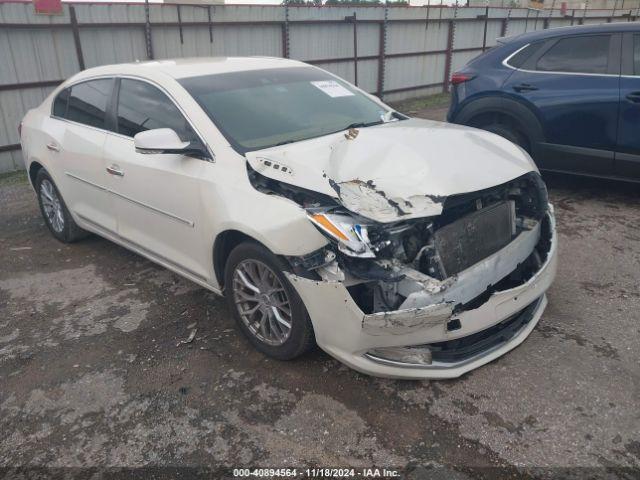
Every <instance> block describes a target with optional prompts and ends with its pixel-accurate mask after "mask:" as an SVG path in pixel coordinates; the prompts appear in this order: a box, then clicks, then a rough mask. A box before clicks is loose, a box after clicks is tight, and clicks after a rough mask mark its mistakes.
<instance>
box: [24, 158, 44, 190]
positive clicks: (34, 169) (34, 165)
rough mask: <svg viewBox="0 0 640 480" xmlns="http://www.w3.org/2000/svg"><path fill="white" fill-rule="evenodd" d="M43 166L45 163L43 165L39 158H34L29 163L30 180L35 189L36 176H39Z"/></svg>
mask: <svg viewBox="0 0 640 480" xmlns="http://www.w3.org/2000/svg"><path fill="white" fill-rule="evenodd" d="M43 168H44V165H42V164H41V163H40V162H38V161H37V160H34V161H32V162H31V163H30V164H29V169H28V173H29V181H30V182H31V186H32V187H33V188H34V189H35V188H36V178H37V176H38V172H39V171H40V170H42V169H43ZM45 171H47V170H46V169H45Z"/></svg>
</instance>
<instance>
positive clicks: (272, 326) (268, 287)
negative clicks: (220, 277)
mask: <svg viewBox="0 0 640 480" xmlns="http://www.w3.org/2000/svg"><path fill="white" fill-rule="evenodd" d="M285 269H286V265H285V263H284V262H283V261H282V260H281V259H279V258H278V257H276V256H275V255H274V254H273V253H271V252H270V251H269V250H267V249H266V248H264V247H263V246H261V245H259V244H257V243H254V242H244V243H241V244H239V245H238V246H237V247H235V248H234V249H233V250H232V251H231V253H230V254H229V257H228V259H227V264H226V266H225V272H224V276H225V278H224V285H225V296H226V298H227V302H228V304H229V308H230V309H231V311H232V312H233V316H234V317H235V319H236V322H237V323H238V326H239V327H240V330H241V331H242V333H243V334H244V335H245V337H247V339H248V340H249V342H250V343H251V344H252V345H253V346H254V347H255V348H256V349H257V350H258V351H260V352H262V353H264V354H265V355H267V356H269V357H273V358H276V359H278V360H291V359H294V358H296V357H299V356H300V355H302V354H304V353H306V352H308V351H309V350H311V349H312V348H313V347H314V346H315V337H314V334H313V326H312V325H311V320H310V319H309V314H308V313H307V309H306V307H305V306H304V303H303V302H302V299H301V298H300V296H299V295H298V293H297V292H296V291H295V289H294V288H293V286H292V285H291V284H290V283H289V280H287V278H286V276H285V275H284V274H283V271H284V270H285ZM255 289H257V290H258V292H257V291H255ZM285 303H286V305H285ZM287 305H288V308H287ZM241 311H242V312H241ZM249 312H252V313H249ZM287 312H288V313H289V314H288V315H287ZM265 316H266V318H265ZM287 324H288V325H289V328H287Z"/></svg>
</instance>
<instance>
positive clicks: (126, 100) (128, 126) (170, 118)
mask: <svg viewBox="0 0 640 480" xmlns="http://www.w3.org/2000/svg"><path fill="white" fill-rule="evenodd" d="M117 118H118V133H120V134H122V135H126V136H128V137H133V136H135V135H136V134H137V133H140V132H143V131H145V130H152V129H155V128H171V129H173V130H175V132H176V133H177V134H178V136H179V137H180V139H181V140H182V141H184V142H192V141H198V136H197V135H196V133H195V132H194V131H193V129H192V128H191V125H189V122H187V120H186V119H185V118H184V116H183V115H182V113H181V112H180V110H178V108H177V107H176V106H175V104H174V103H173V102H172V101H171V100H170V99H169V98H168V97H167V96H166V95H165V94H164V93H163V92H161V91H160V90H159V89H158V88H156V87H154V86H153V85H150V84H148V83H146V82H141V81H138V80H131V79H127V78H123V79H122V80H121V81H120V91H119V94H118V113H117Z"/></svg>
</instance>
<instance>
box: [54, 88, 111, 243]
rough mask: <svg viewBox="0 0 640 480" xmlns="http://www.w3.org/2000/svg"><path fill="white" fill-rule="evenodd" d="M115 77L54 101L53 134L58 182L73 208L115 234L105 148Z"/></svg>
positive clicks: (72, 90)
mask: <svg viewBox="0 0 640 480" xmlns="http://www.w3.org/2000/svg"><path fill="white" fill-rule="evenodd" d="M114 82H115V80H114V79H113V78H100V79H95V80H87V81H83V82H80V83H76V84H75V85H72V86H71V87H69V88H67V89H65V90H63V91H62V92H60V94H58V96H57V97H56V99H55V100H54V106H53V112H52V119H51V121H52V122H55V123H56V124H57V126H56V128H51V129H49V131H48V132H47V134H51V135H52V136H53V138H51V139H50V140H49V141H48V143H47V148H48V150H49V152H50V155H51V159H52V163H54V164H56V167H57V168H55V170H56V172H57V173H58V177H57V178H56V181H57V183H59V187H60V190H61V192H62V195H63V197H64V199H65V202H66V203H67V207H68V208H69V209H70V210H71V211H72V212H73V213H75V214H76V215H78V216H80V217H81V219H82V220H84V221H87V222H90V223H92V224H94V225H95V226H98V227H100V228H103V229H106V230H109V231H110V232H114V231H115V230H116V218H115V215H114V214H113V210H112V208H111V202H110V196H109V194H108V192H107V191H106V189H105V182H106V179H105V176H106V175H105V169H104V168H105V167H104V158H103V147H104V143H105V140H106V136H107V133H106V130H105V129H106V128H107V125H106V121H107V120H106V118H107V109H108V107H109V106H110V103H111V95H112V92H113V85H114Z"/></svg>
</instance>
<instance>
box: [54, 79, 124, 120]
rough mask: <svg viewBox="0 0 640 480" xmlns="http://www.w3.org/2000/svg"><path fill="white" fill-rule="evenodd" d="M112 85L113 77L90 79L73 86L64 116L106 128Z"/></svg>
mask: <svg viewBox="0 0 640 480" xmlns="http://www.w3.org/2000/svg"><path fill="white" fill-rule="evenodd" d="M112 86H113V80H112V79H101V80H90V81H88V82H83V83H78V84H77V85H74V86H72V87H71V93H70V95H69V102H68V105H67V113H66V115H64V116H63V117H64V118H67V119H69V120H72V121H74V122H78V123H83V124H84V125H89V126H91V127H98V128H105V117H106V115H105V112H106V110H107V104H108V103H109V100H110V99H111V89H112ZM54 107H55V106H54Z"/></svg>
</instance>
